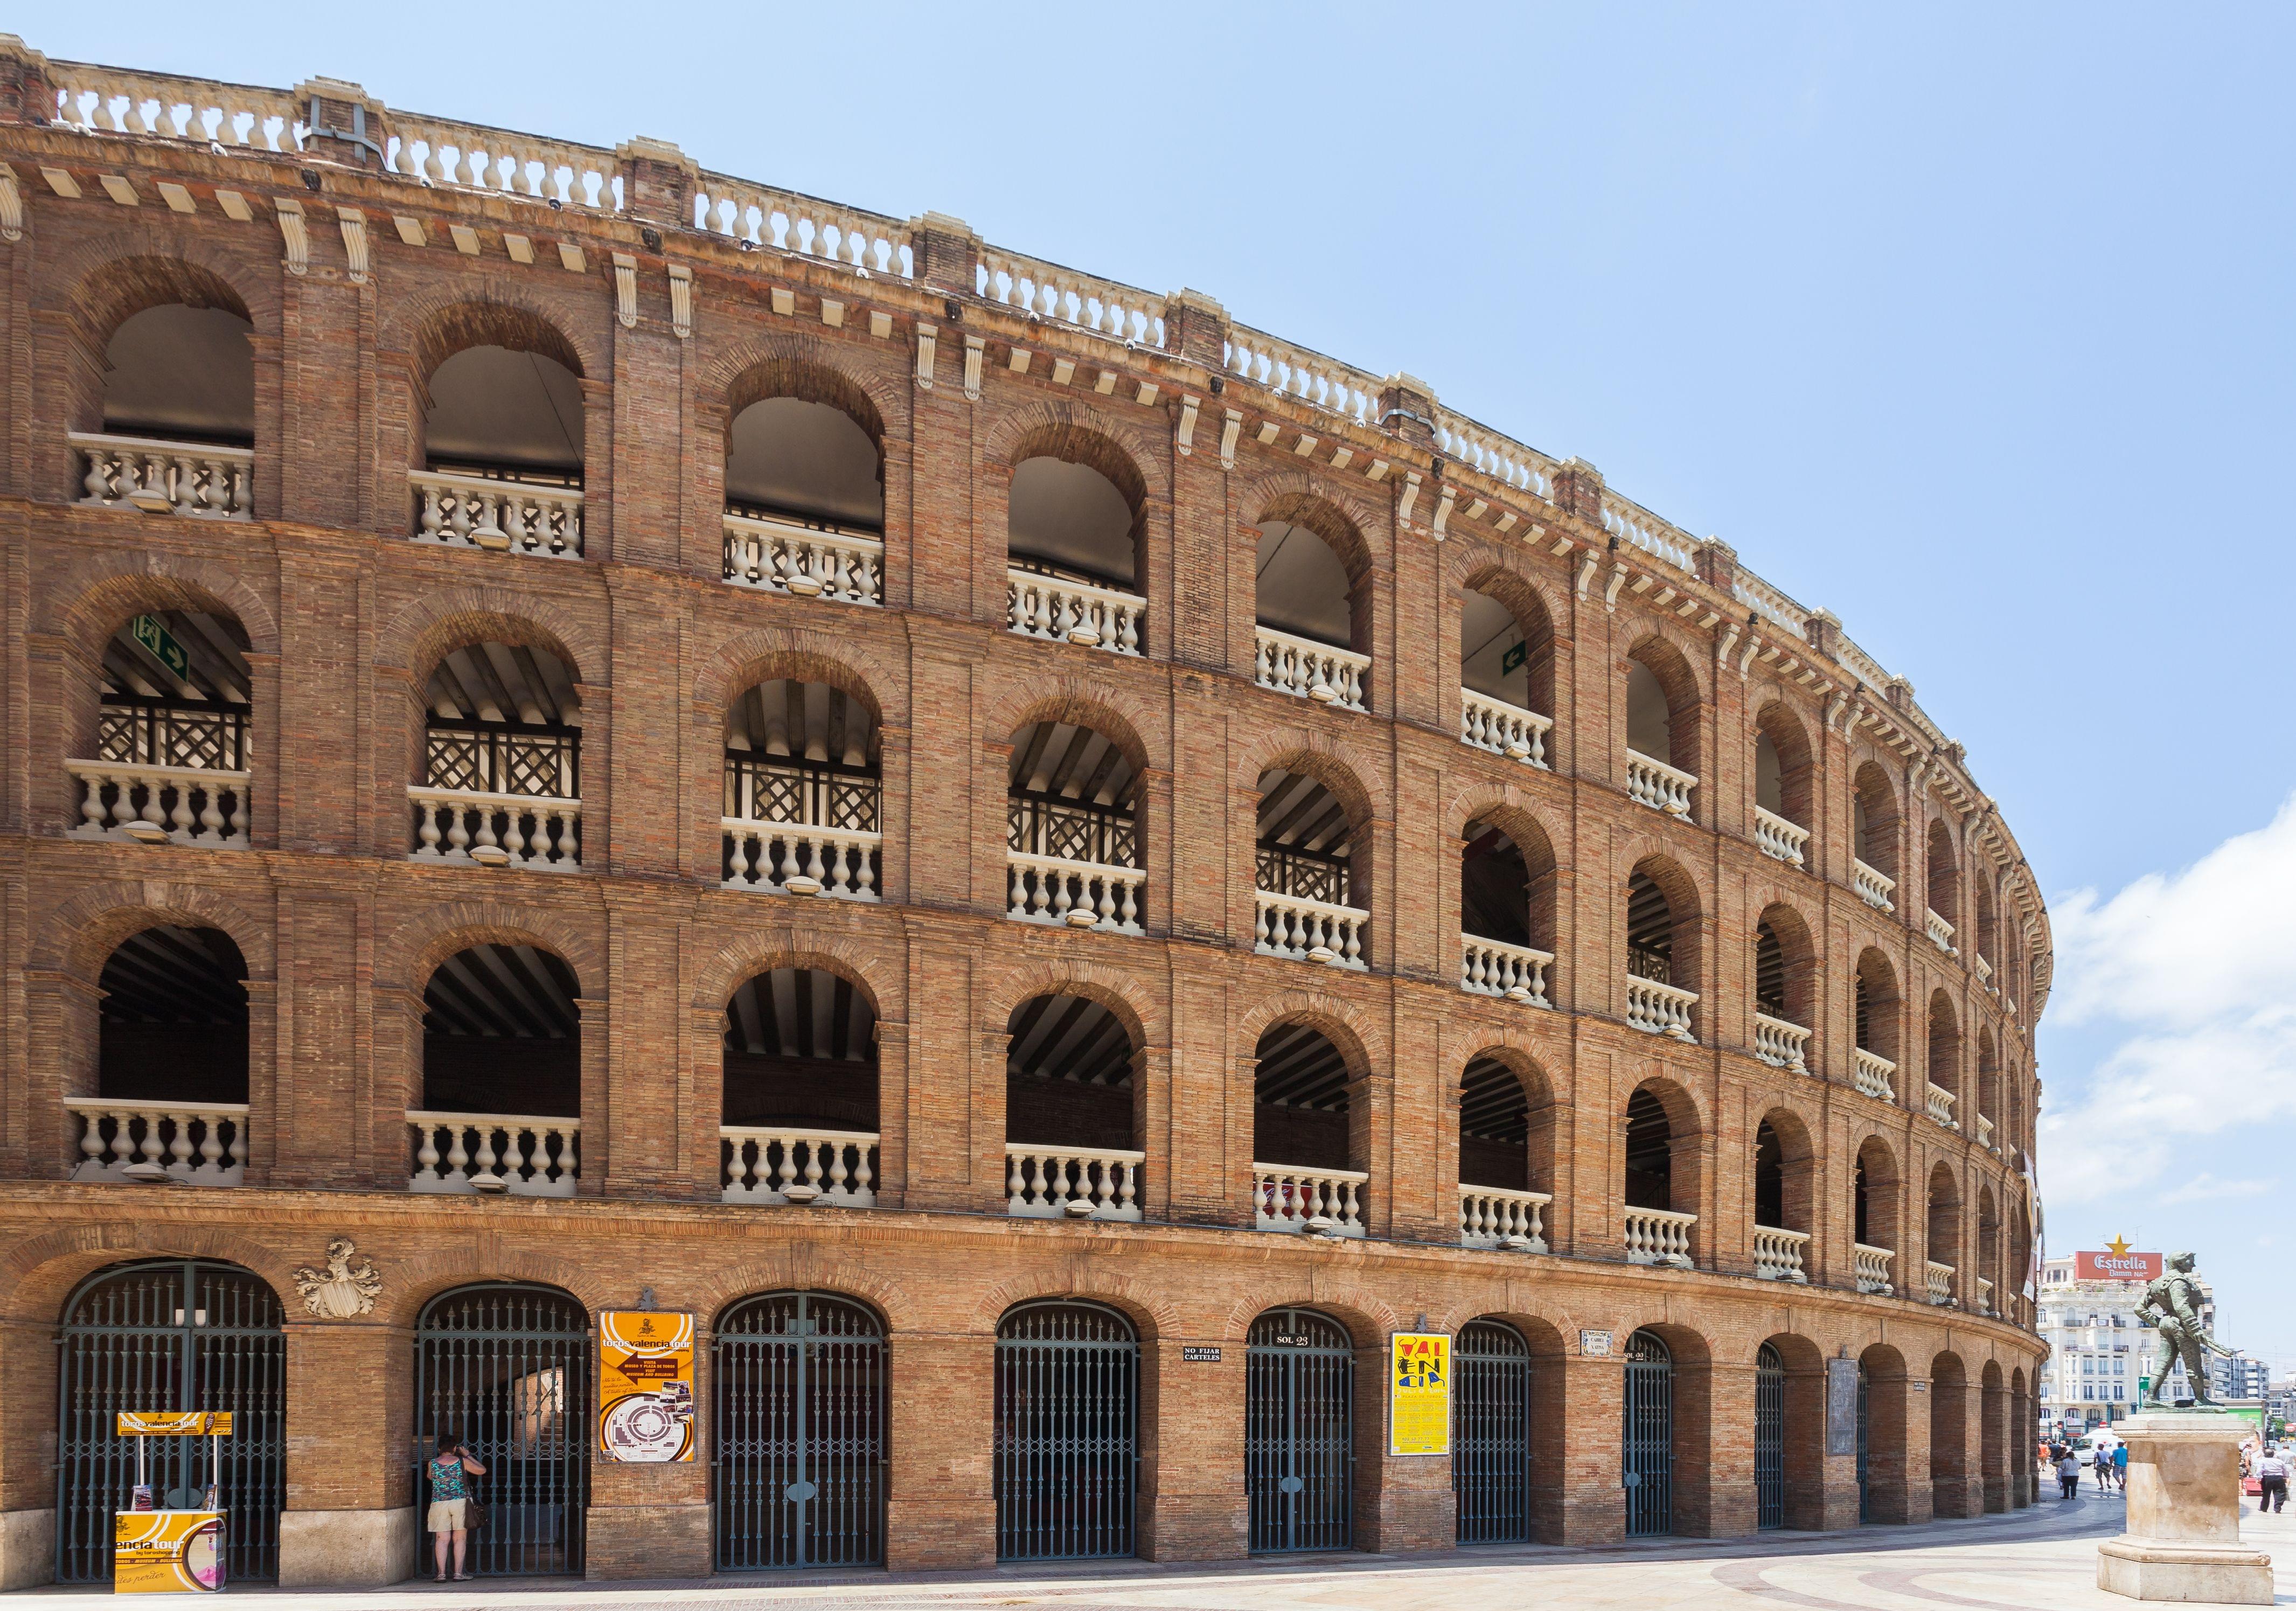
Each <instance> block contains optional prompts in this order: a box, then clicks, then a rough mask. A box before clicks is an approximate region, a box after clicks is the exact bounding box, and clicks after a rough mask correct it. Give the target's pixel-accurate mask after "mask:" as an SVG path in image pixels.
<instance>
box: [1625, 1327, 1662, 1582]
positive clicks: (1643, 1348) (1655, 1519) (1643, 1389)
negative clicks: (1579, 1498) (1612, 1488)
mask: <svg viewBox="0 0 2296 1611" xmlns="http://www.w3.org/2000/svg"><path fill="white" fill-rule="evenodd" d="M1626 1388H1627V1390H1626V1400H1625V1401H1626V1417H1625V1419H1626V1425H1625V1426H1624V1427H1623V1428H1622V1429H1621V1430H1622V1434H1623V1441H1624V1449H1623V1453H1624V1454H1625V1456H1626V1459H1625V1466H1626V1469H1625V1473H1624V1475H1623V1477H1622V1479H1621V1480H1622V1481H1623V1482H1624V1484H1625V1486H1626V1491H1627V1536H1628V1538H1652V1537H1656V1536H1659V1535H1661V1534H1663V1533H1671V1532H1673V1531H1674V1356H1673V1354H1671V1353H1669V1352H1668V1351H1667V1346H1666V1344H1664V1343H1662V1342H1661V1341H1660V1340H1659V1339H1658V1338H1657V1337H1656V1336H1652V1334H1651V1333H1649V1332H1647V1331H1637V1332H1636V1333H1635V1335H1634V1336H1631V1337H1628V1339H1627V1384H1626Z"/></svg>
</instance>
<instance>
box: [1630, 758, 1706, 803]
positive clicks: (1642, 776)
mask: <svg viewBox="0 0 2296 1611" xmlns="http://www.w3.org/2000/svg"><path fill="white" fill-rule="evenodd" d="M1697 787H1698V778H1697V776H1696V775H1695V774H1694V773H1690V772H1685V771H1680V770H1678V769H1676V768H1673V767H1670V766H1669V765H1667V764H1666V762H1664V761H1662V760H1652V759H1651V758H1650V757H1649V756H1647V755H1645V754H1644V753H1643V752H1641V751H1639V750H1628V752H1627V793H1628V797H1629V798H1630V799H1633V800H1636V801H1639V802H1641V803H1642V804H1644V805H1646V806H1648V807H1650V808H1651V810H1654V811H1664V812H1665V813H1666V814H1667V815H1668V816H1669V817H1684V818H1686V817H1688V816H1689V815H1690V796H1691V793H1692V791H1693V790H1694V789H1696V788H1697Z"/></svg>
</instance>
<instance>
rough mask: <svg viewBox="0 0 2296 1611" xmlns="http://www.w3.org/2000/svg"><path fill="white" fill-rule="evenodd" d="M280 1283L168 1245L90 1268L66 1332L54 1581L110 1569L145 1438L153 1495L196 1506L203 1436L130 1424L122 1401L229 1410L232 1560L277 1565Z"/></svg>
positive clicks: (257, 1571)
mask: <svg viewBox="0 0 2296 1611" xmlns="http://www.w3.org/2000/svg"><path fill="white" fill-rule="evenodd" d="M279 1322H280V1310H279V1296H278V1295H277V1294H276V1293H275V1292H273V1291H272V1290H271V1288H270V1286H269V1285H268V1284H266V1282H265V1281H264V1279H263V1278H262V1277H260V1276H258V1275H257V1274H255V1273H254V1272H253V1271H252V1270H242V1269H240V1268H239V1267H238V1266H237V1265H235V1264H209V1263H205V1262H201V1261H198V1260H194V1259H168V1260H164V1261H154V1262H150V1263H143V1264H128V1265H122V1266H119V1267H116V1268H114V1269H111V1270H104V1271H102V1272H101V1273H100V1274H97V1275H94V1276H92V1277H90V1278H88V1279H87V1280H86V1281H84V1282H82V1283H81V1285H80V1287H79V1290H78V1291H77V1292H75V1293H73V1294H72V1295H71V1300H70V1303H66V1304H65V1305H64V1314H63V1325H62V1327H61V1329H60V1335H59V1336H58V1337H57V1344H58V1347H57V1355H58V1359H59V1361H60V1369H59V1370H58V1373H57V1382H56V1581H57V1582H60V1583H95V1582H110V1581H111V1517H112V1513H113V1512H114V1511H117V1510H125V1509H127V1508H128V1507H129V1505H130V1503H131V1502H132V1498H133V1492H134V1489H135V1445H136V1444H137V1443H143V1444H144V1445H146V1448H145V1451H144V1452H145V1458H146V1459H148V1460H149V1461H150V1471H151V1476H152V1489H153V1498H154V1500H155V1502H157V1503H158V1504H160V1505H161V1506H163V1507H166V1508H193V1507H195V1506H196V1505H197V1504H198V1503H199V1502H200V1500H201V1495H200V1492H199V1489H200V1488H201V1486H202V1485H204V1484H205V1483H206V1481H207V1470H208V1466H207V1461H208V1448H209V1445H208V1441H207V1440H206V1439H205V1438H173V1437H157V1438H124V1437H121V1436H119V1433H118V1430H117V1428H118V1426H119V1422H118V1419H117V1418H118V1416H119V1412H120V1411H121V1410H230V1411H231V1412H232V1415H233V1417H234V1419H233V1422H232V1434H231V1435H230V1436H229V1437H227V1438H225V1439H224V1440H223V1444H222V1449H223V1494H222V1502H223V1504H224V1505H225V1507H226V1508H228V1509H229V1510H230V1512H231V1519H230V1521H229V1523H228V1524H227V1525H225V1530H224V1531H225V1543H224V1563H225V1570H226V1572H227V1573H228V1574H229V1575H230V1577H231V1578H233V1579H236V1580H238V1581H240V1582H249V1581H254V1580H260V1579H268V1578H275V1577H277V1576H278V1575H279V1512H280V1510H281V1509H282V1508H284V1506H285V1503H286V1491H287V1476H286V1464H287V1417H286V1410H287V1390H286V1350H287V1344H286V1337H285V1335H284V1334H283V1332H282V1331H281V1330H280V1326H279Z"/></svg>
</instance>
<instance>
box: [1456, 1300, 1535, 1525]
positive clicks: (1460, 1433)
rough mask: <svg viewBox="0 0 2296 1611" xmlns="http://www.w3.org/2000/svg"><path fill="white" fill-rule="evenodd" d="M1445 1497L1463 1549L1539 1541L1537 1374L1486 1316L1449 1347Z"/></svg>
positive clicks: (1526, 1355) (1517, 1344) (1523, 1344)
mask: <svg viewBox="0 0 2296 1611" xmlns="http://www.w3.org/2000/svg"><path fill="white" fill-rule="evenodd" d="M1453 1352H1454V1360H1453V1366H1452V1377H1453V1382H1454V1385H1453V1388H1452V1392H1453V1395H1454V1397H1453V1402H1454V1404H1455V1406H1456V1408H1455V1410H1454V1412H1453V1426H1452V1442H1451V1492H1452V1497H1453V1516H1454V1525H1455V1528H1456V1537H1457V1539H1458V1541H1459V1542H1461V1543H1463V1544H1527V1543H1529V1542H1530V1541H1532V1539H1533V1538H1534V1537H1535V1536H1536V1535H1537V1525H1538V1523H1537V1517H1536V1514H1535V1510H1534V1505H1535V1499H1534V1484H1535V1483H1536V1480H1537V1478H1536V1472H1537V1462H1536V1458H1535V1457H1534V1455H1533V1453H1532V1450H1533V1449H1534V1448H1536V1447H1539V1446H1540V1444H1539V1440H1538V1438H1537V1437H1536V1436H1535V1434H1534V1426H1533V1423H1534V1422H1535V1421H1536V1420H1537V1419H1538V1418H1539V1414H1540V1406H1539V1405H1538V1401H1537V1396H1536V1395H1537V1392H1538V1388H1539V1386H1540V1383H1539V1382H1538V1377H1539V1375H1540V1374H1541V1373H1540V1372H1539V1371H1538V1368H1537V1366H1536V1365H1535V1364H1534V1363H1533V1361H1532V1358H1531V1350H1530V1344H1529V1342H1527V1341H1526V1340H1525V1339H1524V1337H1523V1335H1522V1333H1521V1332H1520V1331H1517V1330H1516V1329H1515V1328H1514V1327H1512V1326H1510V1325H1508V1324H1507V1323H1506V1322H1505V1321H1504V1320H1498V1319H1491V1318H1489V1317H1488V1316H1486V1317H1483V1318H1481V1319H1472V1320H1470V1321H1468V1322H1467V1323H1466V1324H1465V1325H1464V1326H1462V1327H1460V1328H1459V1336H1458V1341H1457V1343H1456V1344H1455V1346H1454V1350H1453Z"/></svg>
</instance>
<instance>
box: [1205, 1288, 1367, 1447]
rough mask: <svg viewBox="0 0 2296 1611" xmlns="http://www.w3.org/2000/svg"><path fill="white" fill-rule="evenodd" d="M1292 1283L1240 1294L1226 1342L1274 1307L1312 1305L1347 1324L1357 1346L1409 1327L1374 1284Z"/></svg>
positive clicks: (1225, 1326)
mask: <svg viewBox="0 0 2296 1611" xmlns="http://www.w3.org/2000/svg"><path fill="white" fill-rule="evenodd" d="M1288 1285H1289V1284H1288V1283H1278V1284H1275V1285H1270V1286H1259V1287H1258V1288H1256V1289H1255V1290H1253V1291H1252V1292H1251V1293H1249V1294H1247V1295H1244V1296H1242V1297H1240V1298H1238V1299H1237V1300H1236V1301H1235V1302H1234V1303H1233V1304H1231V1305H1230V1306H1229V1308H1228V1311H1227V1315H1226V1319H1224V1320H1223V1321H1222V1322H1221V1324H1220V1331H1219V1336H1220V1338H1221V1340H1222V1341H1223V1342H1231V1343H1234V1344H1238V1345H1241V1344H1242V1343H1243V1342H1244V1341H1245V1339H1246V1338H1248V1337H1249V1336H1251V1323H1252V1322H1253V1321H1254V1320H1256V1319H1259V1317H1260V1316H1261V1315H1264V1314H1266V1313H1267V1311H1269V1310H1271V1309H1312V1310H1314V1311H1316V1313H1317V1314H1320V1315H1325V1316H1328V1317H1329V1318H1330V1319H1334V1320H1337V1321H1338V1322H1339V1323H1340V1324H1341V1326H1343V1327H1346V1328H1347V1333H1348V1337H1349V1341H1351V1342H1352V1343H1354V1344H1355V1345H1356V1346H1357V1348H1377V1347H1380V1346H1382V1344H1384V1343H1385V1342H1386V1340H1387V1335H1388V1333H1390V1332H1391V1331H1403V1330H1406V1329H1408V1319H1409V1317H1407V1316H1406V1315H1405V1314H1403V1313H1401V1312H1400V1311H1398V1310H1397V1309H1395V1308H1394V1306H1393V1305H1391V1304H1390V1303H1388V1302H1387V1300H1386V1299H1384V1298H1382V1297H1381V1296H1380V1295H1378V1294H1377V1293H1375V1292H1373V1291H1372V1290H1371V1289H1370V1288H1368V1287H1365V1286H1357V1285H1355V1284H1354V1283H1352V1282H1349V1283H1345V1284H1341V1283H1338V1282H1333V1283H1331V1284H1329V1285H1326V1284H1325V1283H1324V1282H1323V1281H1321V1280H1318V1279H1316V1278H1309V1279H1308V1282H1307V1283H1306V1284H1305V1288H1304V1290H1290V1291H1287V1290H1286V1287H1287V1286H1288ZM1359 1410H1361V1412H1362V1413H1365V1414H1371V1415H1376V1414H1378V1413H1379V1410H1378V1409H1377V1407H1376V1406H1361V1407H1359Z"/></svg>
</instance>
